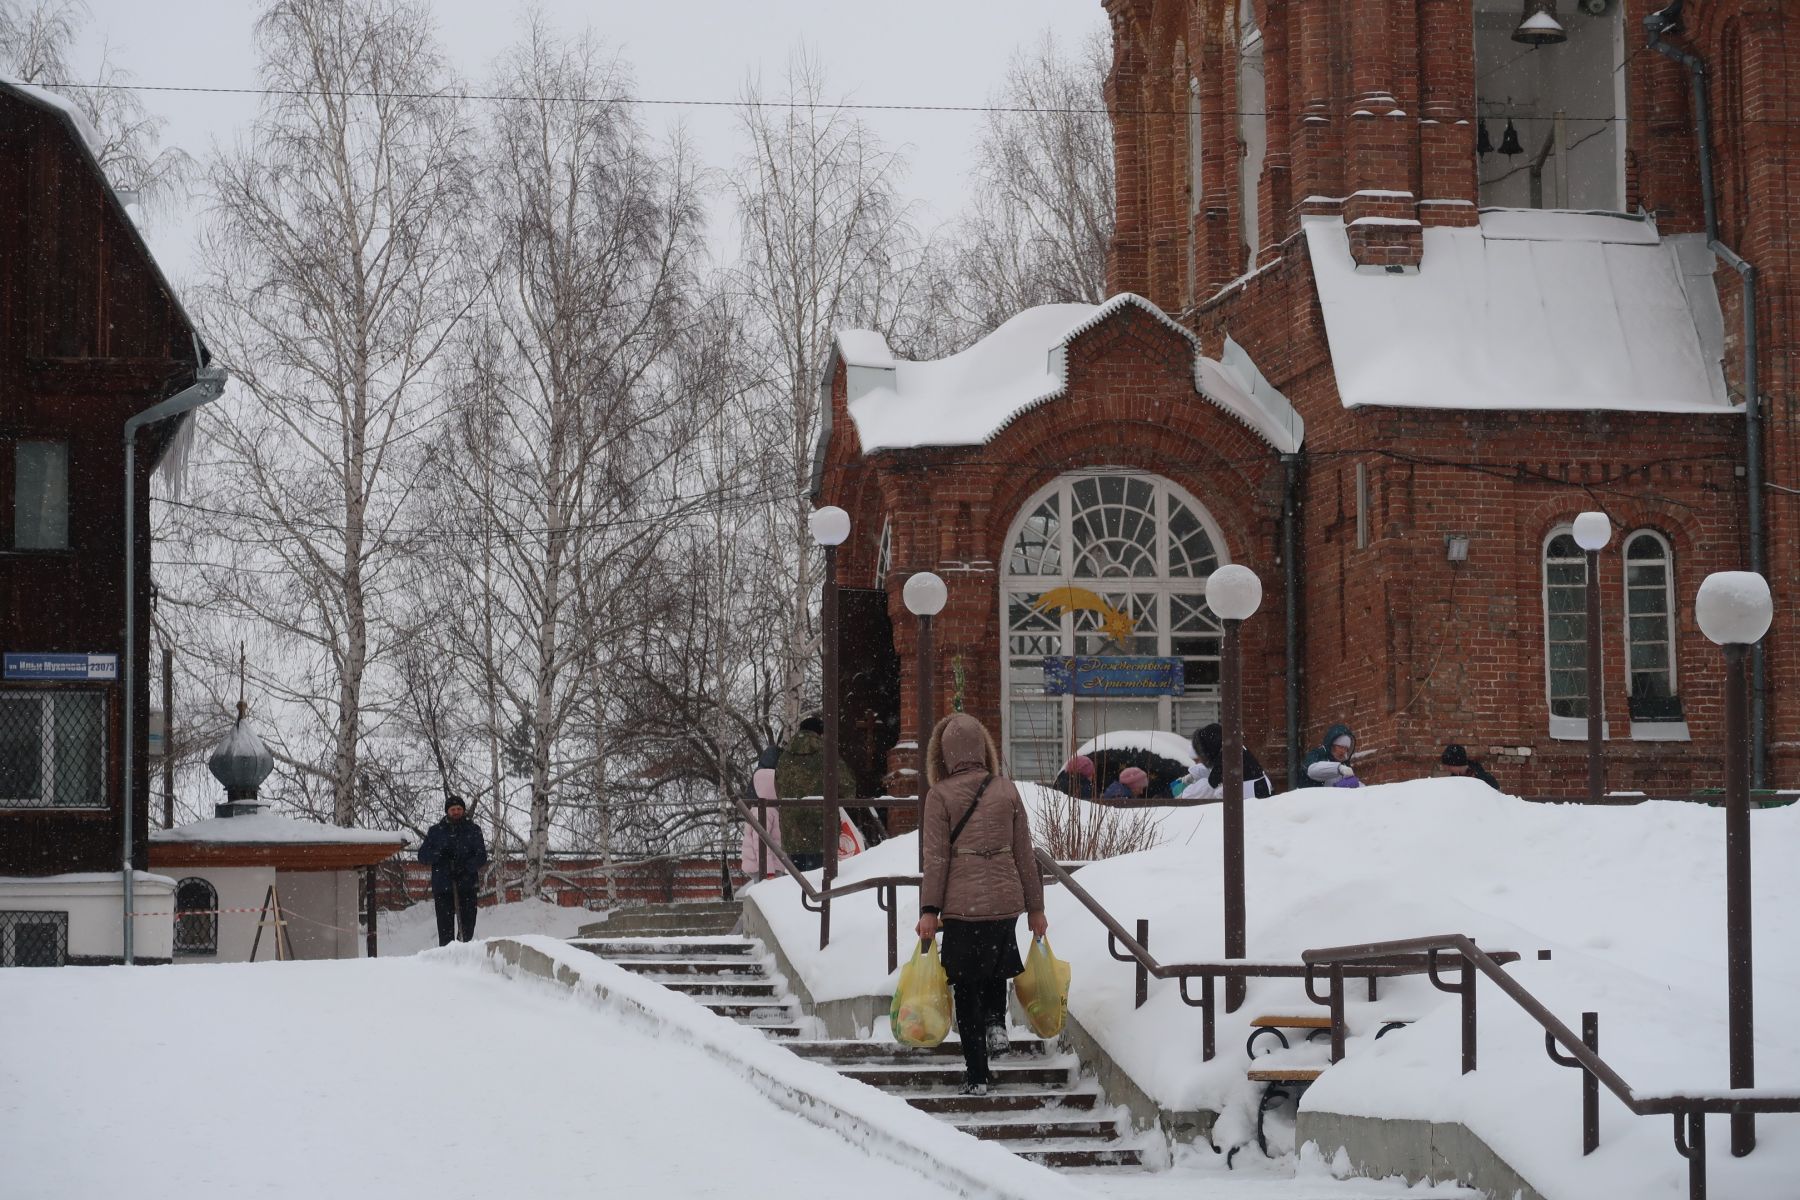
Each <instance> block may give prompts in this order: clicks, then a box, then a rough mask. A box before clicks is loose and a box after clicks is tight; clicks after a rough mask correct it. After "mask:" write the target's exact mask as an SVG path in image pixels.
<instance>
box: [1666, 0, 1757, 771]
mask: <svg viewBox="0 0 1800 1200" xmlns="http://www.w3.org/2000/svg"><path fill="white" fill-rule="evenodd" d="M1681 6H1682V0H1675V2H1674V3H1673V4H1670V5H1669V6H1668V7H1667V8H1664V9H1661V10H1659V11H1657V12H1653V13H1651V14H1650V15H1649V16H1647V17H1645V18H1644V30H1645V32H1646V33H1647V34H1648V36H1649V46H1650V48H1651V49H1652V50H1655V51H1657V52H1658V53H1659V54H1662V55H1664V56H1666V57H1668V58H1671V59H1673V60H1675V61H1676V62H1678V63H1680V64H1681V65H1682V66H1684V67H1686V68H1687V69H1688V73H1689V75H1690V76H1691V77H1692V79H1693V91H1694V128H1695V136H1696V138H1697V139H1698V141H1699V152H1700V199H1701V204H1702V206H1703V207H1704V209H1705V213H1706V244H1707V247H1708V248H1709V249H1711V250H1712V252H1713V254H1715V255H1716V256H1717V257H1718V258H1719V261H1721V262H1723V263H1724V264H1725V265H1726V266H1728V267H1730V268H1731V269H1732V270H1734V271H1736V272H1737V273H1738V278H1739V279H1740V280H1741V281H1742V285H1743V309H1744V340H1743V349H1744V483H1745V490H1746V491H1747V492H1748V494H1749V495H1748V499H1747V501H1746V503H1747V505H1748V510H1747V511H1746V513H1745V517H1746V522H1747V524H1748V525H1749V527H1750V569H1751V570H1752V571H1755V572H1756V573H1757V574H1758V575H1764V576H1766V575H1767V571H1766V569H1765V567H1766V564H1765V561H1764V554H1763V512H1762V499H1763V498H1762V493H1763V470H1762V396H1761V395H1760V390H1759V388H1760V381H1759V380H1758V378H1757V370H1756V268H1755V267H1754V266H1753V265H1751V264H1750V263H1748V262H1746V261H1745V260H1744V259H1743V258H1742V256H1740V255H1739V254H1738V253H1737V252H1736V251H1734V250H1733V249H1732V248H1731V247H1729V246H1727V245H1726V244H1725V243H1724V242H1722V241H1720V240H1719V210H1718V201H1717V198H1716V196H1715V193H1714V191H1713V170H1712V105H1711V102H1710V101H1709V100H1708V97H1707V84H1706V63H1705V62H1704V61H1703V60H1702V59H1701V58H1700V56H1699V55H1697V54H1694V53H1691V52H1690V51H1687V50H1683V49H1681V48H1680V47H1678V46H1672V45H1670V44H1669V43H1668V42H1666V41H1664V40H1663V35H1664V34H1665V33H1669V34H1678V33H1680V32H1681ZM1750 654H1751V662H1750V679H1751V682H1750V779H1751V786H1752V787H1758V788H1760V787H1763V786H1764V783H1765V775H1766V763H1767V757H1768V742H1767V729H1766V726H1767V713H1766V709H1765V703H1766V701H1765V680H1764V673H1763V671H1764V668H1763V643H1761V642H1757V643H1756V645H1755V646H1753V647H1752V648H1751V651H1750Z"/></svg>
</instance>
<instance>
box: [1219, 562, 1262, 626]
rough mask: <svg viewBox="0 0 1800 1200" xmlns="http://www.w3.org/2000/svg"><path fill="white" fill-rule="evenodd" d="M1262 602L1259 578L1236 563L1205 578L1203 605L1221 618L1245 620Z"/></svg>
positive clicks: (1223, 619) (1224, 619)
mask: <svg viewBox="0 0 1800 1200" xmlns="http://www.w3.org/2000/svg"><path fill="white" fill-rule="evenodd" d="M1261 604H1262V580H1260V579H1258V578H1257V577H1256V572H1255V571H1252V570H1251V569H1250V568H1249V567H1246V566H1243V565H1241V564H1239V563H1231V564H1229V565H1228V566H1223V567H1220V568H1219V569H1218V570H1216V571H1214V572H1213V573H1212V574H1211V575H1209V576H1208V577H1207V580H1206V606H1207V607H1208V608H1210V609H1212V610H1213V613H1214V615H1215V616H1217V617H1218V618H1219V619H1220V620H1222V621H1244V620H1248V619H1249V618H1250V617H1251V615H1252V614H1254V613H1255V612H1256V610H1257V608H1258V607H1259V606H1260V605H1261Z"/></svg>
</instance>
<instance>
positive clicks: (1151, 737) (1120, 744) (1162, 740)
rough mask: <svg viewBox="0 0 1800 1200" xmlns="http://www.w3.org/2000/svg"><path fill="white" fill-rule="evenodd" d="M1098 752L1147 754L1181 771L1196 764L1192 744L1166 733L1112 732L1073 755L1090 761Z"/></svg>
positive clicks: (1142, 731)
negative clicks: (1078, 755) (1125, 751)
mask: <svg viewBox="0 0 1800 1200" xmlns="http://www.w3.org/2000/svg"><path fill="white" fill-rule="evenodd" d="M1101 750H1148V751H1150V753H1152V754H1160V755H1161V756H1162V757H1164V758H1167V759H1170V760H1172V761H1174V762H1178V763H1180V764H1181V765H1182V766H1184V767H1191V766H1193V765H1194V763H1195V761H1196V760H1195V758H1194V745H1193V743H1192V742H1190V741H1189V740H1188V739H1187V738H1184V737H1182V736H1181V735H1180V734H1179V733H1170V732H1169V731H1168V730H1166V729H1114V730H1111V731H1110V732H1107V733H1102V734H1100V735H1098V736H1097V737H1091V738H1089V739H1088V740H1087V741H1085V742H1083V743H1081V745H1080V747H1078V748H1077V749H1076V751H1075V753H1077V754H1086V755H1088V756H1090V757H1092V756H1093V755H1094V754H1095V753H1096V752H1098V751H1101Z"/></svg>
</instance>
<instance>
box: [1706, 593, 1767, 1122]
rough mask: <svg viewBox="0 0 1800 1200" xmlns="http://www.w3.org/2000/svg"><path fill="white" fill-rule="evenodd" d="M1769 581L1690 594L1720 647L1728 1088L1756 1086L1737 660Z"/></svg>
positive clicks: (1751, 639)
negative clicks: (1722, 672) (1722, 670)
mask: <svg viewBox="0 0 1800 1200" xmlns="http://www.w3.org/2000/svg"><path fill="white" fill-rule="evenodd" d="M1774 612H1775V606H1774V603H1773V602H1772V601H1771V599H1770V597H1769V584H1768V581H1767V580H1765V579H1764V578H1763V577H1762V576H1761V575H1758V574H1756V573H1754V572H1751V571H1719V572H1717V573H1715V574H1712V575H1708V576H1707V577H1706V578H1705V580H1703V581H1702V582H1701V584H1700V593H1699V595H1698V596H1696V597H1695V599H1694V617H1695V619H1696V620H1698V621H1699V623H1700V631H1701V632H1702V633H1704V634H1705V635H1706V636H1707V637H1708V638H1710V639H1711V640H1712V641H1713V642H1715V643H1717V644H1718V645H1719V646H1720V647H1721V648H1723V649H1724V651H1725V955H1726V958H1725V988H1726V1007H1725V1011H1726V1020H1727V1028H1728V1031H1729V1034H1728V1037H1729V1046H1730V1054H1731V1086H1732V1087H1733V1088H1734V1089H1735V1088H1748V1087H1755V1086H1756V1014H1755V1005H1754V981H1753V978H1752V973H1751V969H1750V963H1751V956H1750V949H1751V913H1750V722H1749V719H1748V716H1749V714H1748V704H1747V698H1746V694H1745V692H1746V688H1745V671H1744V661H1745V658H1746V657H1747V656H1748V654H1749V651H1750V648H1751V647H1752V646H1754V645H1755V644H1756V643H1758V642H1760V641H1762V638H1763V634H1765V633H1767V632H1768V631H1769V622H1770V620H1771V619H1772V618H1773V616H1774ZM1755 1148H1756V1118H1755V1117H1753V1116H1752V1115H1750V1114H1749V1113H1734V1114H1732V1117H1731V1152H1732V1153H1733V1154H1735V1155H1737V1156H1739V1157H1740V1158H1741V1157H1742V1156H1744V1155H1746V1154H1748V1153H1750V1151H1752V1150H1754V1149H1755Z"/></svg>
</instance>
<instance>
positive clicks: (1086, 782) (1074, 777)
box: [1056, 754, 1099, 800]
mask: <svg viewBox="0 0 1800 1200" xmlns="http://www.w3.org/2000/svg"><path fill="white" fill-rule="evenodd" d="M1096 775H1097V772H1096V771H1095V769H1094V760H1093V759H1091V758H1089V757H1088V756H1087V755H1085V754H1077V755H1074V756H1073V757H1071V758H1070V759H1069V761H1068V762H1066V763H1064V764H1063V769H1062V774H1060V775H1058V776H1057V777H1056V787H1057V790H1058V791H1062V792H1067V793H1068V794H1069V795H1071V796H1073V797H1075V798H1076V799H1077V800H1092V799H1093V798H1094V797H1095V796H1096V795H1098V794H1099V791H1098V789H1097V787H1096V784H1097V782H1098V781H1097V778H1096Z"/></svg>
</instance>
